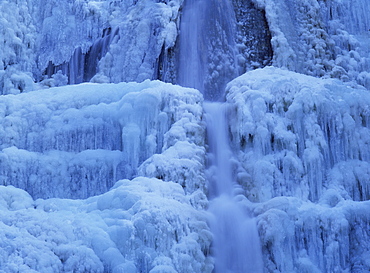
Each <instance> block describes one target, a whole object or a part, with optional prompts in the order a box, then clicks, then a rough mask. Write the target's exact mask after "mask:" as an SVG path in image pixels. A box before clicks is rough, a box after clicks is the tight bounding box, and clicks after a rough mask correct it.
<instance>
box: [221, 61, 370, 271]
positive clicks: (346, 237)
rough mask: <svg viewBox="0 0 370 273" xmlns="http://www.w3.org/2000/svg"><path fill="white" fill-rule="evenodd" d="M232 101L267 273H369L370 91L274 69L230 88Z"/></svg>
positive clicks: (240, 175)
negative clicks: (367, 272)
mask: <svg viewBox="0 0 370 273" xmlns="http://www.w3.org/2000/svg"><path fill="white" fill-rule="evenodd" d="M227 102H228V103H230V104H231V105H232V106H231V107H233V108H234V110H233V111H232V112H231V113H230V116H229V119H230V133H231V137H232V143H233V146H234V149H235V152H236V154H237V157H238V160H239V162H240V164H239V165H238V164H235V172H236V173H237V179H238V181H239V183H240V184H241V185H242V187H243V188H244V191H245V195H246V196H247V198H248V199H249V200H251V201H254V202H258V204H255V205H254V206H252V207H253V208H254V210H253V211H254V213H255V214H256V215H258V225H259V231H260V235H261V240H262V244H263V249H264V253H265V261H264V262H265V267H266V269H267V270H268V271H269V272H366V271H368V270H369V268H370V264H369V259H368V254H366V255H363V254H360V253H369V242H370V233H369V225H370V217H369V215H368V213H367V211H368V210H369V209H370V203H369V201H368V200H369V199H370V187H369V185H370V181H369V173H370V165H369V155H370V150H369V148H370V147H369V135H370V131H369V130H370V127H369V118H370V116H369V105H370V95H369V93H368V91H367V90H365V89H364V88H361V87H358V88H352V87H350V86H348V85H345V84H343V83H342V82H340V81H338V80H331V79H326V80H323V79H317V78H313V77H309V76H305V75H302V74H297V73H294V72H289V71H285V70H281V69H277V68H273V67H268V68H264V69H259V70H255V71H251V72H248V73H246V74H244V75H243V76H241V77H239V78H237V79H235V80H233V81H232V82H230V83H229V84H228V87H227Z"/></svg>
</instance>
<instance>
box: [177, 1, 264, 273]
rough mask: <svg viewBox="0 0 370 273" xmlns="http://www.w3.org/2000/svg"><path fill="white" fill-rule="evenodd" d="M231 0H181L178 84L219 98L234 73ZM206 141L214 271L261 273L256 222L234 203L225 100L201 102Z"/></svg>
mask: <svg viewBox="0 0 370 273" xmlns="http://www.w3.org/2000/svg"><path fill="white" fill-rule="evenodd" d="M233 13H234V10H233V6H232V3H231V0H185V5H184V9H183V14H182V19H181V26H180V37H179V40H180V58H179V70H178V83H179V84H181V85H184V86H187V87H193V88H197V89H198V90H200V91H201V92H202V93H203V95H204V97H205V99H206V100H208V101H209V100H212V101H220V100H221V99H222V98H223V93H224V87H225V85H226V83H227V82H228V81H230V80H231V79H233V78H234V77H235V76H237V68H236V65H235V62H234V60H235V55H236V53H235V48H236V46H235V42H234V40H235V30H234V29H233V27H232V26H233V25H236V24H235V21H234V20H235V19H234V18H235V16H233ZM204 109H205V113H206V121H207V132H208V144H209V155H208V157H209V161H210V169H209V170H208V172H209V174H210V175H209V183H210V199H211V201H210V208H209V211H210V212H211V213H212V217H211V219H210V226H211V230H212V232H213V234H214V241H213V248H212V251H213V255H214V256H215V272H216V273H251V272H253V273H259V272H263V264H262V253H261V247H260V244H259V237H258V231H257V227H256V223H255V220H254V219H253V218H251V217H250V216H249V215H248V214H247V212H246V209H245V207H243V206H242V205H241V204H240V203H238V202H237V201H235V198H234V195H233V192H234V188H235V187H236V186H237V185H236V183H234V181H233V175H232V168H231V157H232V152H231V150H230V148H229V135H228V129H227V116H226V114H227V104H226V103H220V102H205V103H204Z"/></svg>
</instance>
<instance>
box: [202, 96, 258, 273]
mask: <svg viewBox="0 0 370 273" xmlns="http://www.w3.org/2000/svg"><path fill="white" fill-rule="evenodd" d="M227 107H228V105H227V104H225V103H223V104H221V103H215V102H213V103H205V104H204V109H205V112H206V121H207V129H208V135H207V137H208V144H209V152H210V153H211V154H210V155H209V157H210V159H211V160H210V161H211V167H210V168H211V169H213V170H210V174H212V175H210V177H209V180H210V187H211V189H210V191H211V194H212V196H211V198H212V199H211V201H210V208H209V211H210V212H211V213H212V217H211V220H210V226H211V230H212V232H213V235H214V241H213V255H214V256H215V258H216V261H215V272H216V273H228V272H229V273H259V272H263V263H262V253H261V246H260V243H259V237H258V231H257V227H256V223H255V220H254V219H253V218H251V217H250V216H249V215H248V213H247V212H246V210H245V208H244V207H243V206H242V205H241V204H240V203H238V202H237V201H235V199H234V195H233V192H234V189H235V187H237V185H236V183H234V181H233V176H232V170H231V169H232V168H231V156H232V152H231V150H230V148H229V138H228V133H227V132H228V130H227Z"/></svg>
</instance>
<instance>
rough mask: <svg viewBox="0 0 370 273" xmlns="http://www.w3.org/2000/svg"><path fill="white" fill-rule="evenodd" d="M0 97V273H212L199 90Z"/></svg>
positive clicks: (164, 87)
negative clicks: (0, 184) (138, 175)
mask: <svg viewBox="0 0 370 273" xmlns="http://www.w3.org/2000/svg"><path fill="white" fill-rule="evenodd" d="M0 100H1V102H0V104H1V122H0V134H1V136H2V137H1V152H0V158H1V165H0V172H1V183H2V184H3V185H8V186H0V214H1V217H0V218H1V220H0V226H1V232H0V246H1V251H0V264H1V267H0V272H71V271H73V272H153V273H154V272H211V271H212V268H213V265H212V264H213V261H212V259H211V258H210V257H209V249H210V244H211V239H212V236H211V233H210V231H209V228H208V226H207V224H206V220H207V214H206V212H205V210H204V209H205V208H206V207H207V204H208V201H207V198H206V196H205V193H206V190H207V187H206V182H205V178H204V158H205V150H204V131H205V129H204V123H203V122H202V121H201V118H202V114H203V113H202V107H201V103H202V100H203V98H202V96H201V94H200V93H199V92H198V91H197V90H194V89H188V88H181V87H178V86H173V85H171V84H165V83H162V82H159V81H154V82H151V81H144V82H143V83H120V84H91V83H90V84H81V85H75V86H65V87H55V88H51V89H48V90H39V91H34V92H30V93H23V94H18V95H5V96H1V97H0ZM143 162H144V163H143ZM141 163H143V164H142V165H141V166H140V164H141ZM138 172H139V173H140V174H142V175H146V176H147V177H136V178H135V179H133V180H131V181H130V180H120V181H118V180H119V179H121V178H126V177H128V178H131V177H132V176H134V175H136V174H137V173H138ZM149 177H152V178H149ZM158 178H159V179H158ZM116 181H118V182H116ZM9 184H11V185H12V186H9ZM13 185H14V186H16V187H19V188H23V189H25V190H27V192H26V191H23V190H21V189H17V188H14V187H13ZM113 185H114V186H113ZM112 186H113V188H112V189H111V187H112ZM101 193H103V194H101ZM98 194H101V195H98ZM31 195H32V196H33V197H31ZM89 196H93V197H90V198H87V199H80V200H71V199H61V198H86V197H89ZM50 197H56V198H50ZM33 198H34V199H33ZM36 198H42V199H37V200H36ZM47 198H50V199H47Z"/></svg>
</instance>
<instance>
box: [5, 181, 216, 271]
mask: <svg viewBox="0 0 370 273" xmlns="http://www.w3.org/2000/svg"><path fill="white" fill-rule="evenodd" d="M0 208H1V209H0V215H1V217H0V218H1V220H0V226H1V229H0V238H1V240H0V246H1V251H0V262H1V267H0V272H7V273H8V272H127V273H130V272H132V273H135V272H152V273H154V272H184V273H185V272H211V271H212V260H211V259H210V258H209V257H206V256H205V254H206V253H207V252H208V251H209V250H208V249H209V247H210V244H211V238H212V236H211V234H210V232H209V230H208V227H207V225H206V222H205V220H206V215H205V212H204V211H198V210H196V209H194V208H193V207H192V206H191V205H190V202H189V198H188V197H187V196H186V195H185V194H184V191H183V189H182V187H181V186H180V185H179V184H177V183H173V182H163V181H161V180H158V179H155V178H152V179H149V178H144V177H138V178H135V179H134V180H132V181H129V180H122V181H119V182H117V183H116V184H115V186H114V188H113V189H112V190H110V191H109V192H107V193H105V194H103V195H99V196H95V197H91V198H88V199H85V200H68V199H47V200H44V199H37V200H35V201H34V200H33V199H32V198H31V196H30V195H29V194H28V193H26V192H25V191H23V190H20V189H16V188H14V187H12V186H7V187H4V186H0Z"/></svg>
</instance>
